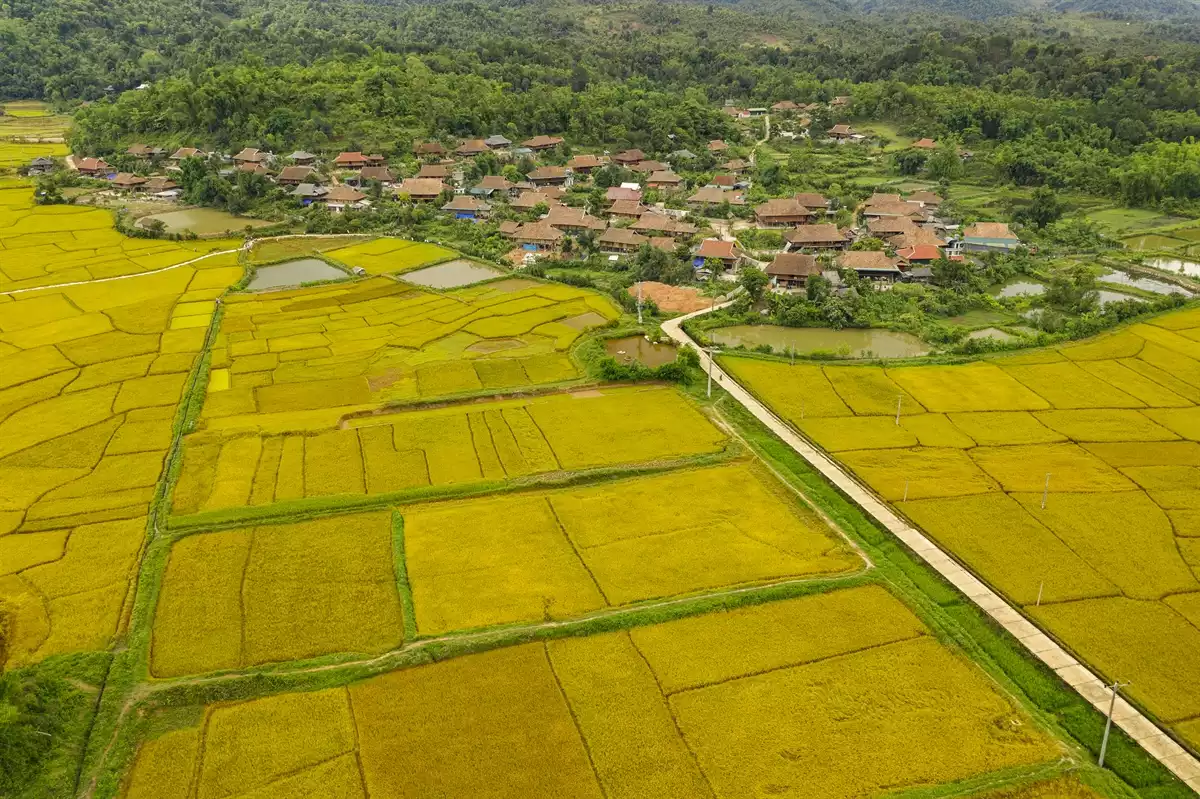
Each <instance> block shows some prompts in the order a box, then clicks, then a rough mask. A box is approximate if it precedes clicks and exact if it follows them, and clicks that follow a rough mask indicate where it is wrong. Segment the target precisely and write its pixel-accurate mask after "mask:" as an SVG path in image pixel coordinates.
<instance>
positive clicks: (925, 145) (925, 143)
mask: <svg viewBox="0 0 1200 799" xmlns="http://www.w3.org/2000/svg"><path fill="white" fill-rule="evenodd" d="M909 146H911V147H912V148H913V149H914V150H936V149H937V142H935V141H934V140H933V139H917V140H916V141H915V142H913V143H912V144H911V145H909Z"/></svg>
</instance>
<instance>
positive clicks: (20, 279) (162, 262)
mask: <svg viewBox="0 0 1200 799" xmlns="http://www.w3.org/2000/svg"><path fill="white" fill-rule="evenodd" d="M10 146H15V145H10V144H6V143H3V142H0V161H2V160H3V148H6V147H10ZM19 146H21V147H26V146H27V147H46V146H56V145H19ZM30 157H32V156H30ZM24 160H28V159H24ZM3 166H4V164H3V163H0V167H3ZM238 246H240V242H238V241H233V240H212V239H210V240H205V241H159V240H154V239H134V238H126V237H125V236H123V235H121V234H120V233H118V232H117V231H115V230H113V218H112V214H111V213H109V212H108V211H103V210H100V209H95V208H86V207H83V206H73V205H45V206H38V205H34V202H33V193H32V192H31V191H30V190H29V188H28V187H26V186H21V185H14V186H7V187H0V292H2V291H11V290H14V289H27V288H33V287H38V286H51V285H61V284H64V283H74V282H80V281H88V280H97V279H101V278H111V277H120V276H125V275H136V274H140V273H143V272H152V271H155V270H158V269H163V268H165V267H169V266H174V265H176V264H182V263H185V262H188V261H193V260H195V259H196V258H199V257H200V256H203V255H207V254H209V253H214V252H219V251H226V250H233V249H236V248H237V247H238ZM224 257H225V258H226V259H227V263H226V265H227V266H230V267H233V266H234V265H235V264H236V256H235V255H229V256H224ZM206 268H207V266H206ZM239 276H240V268H239ZM229 282H230V283H233V282H235V281H229ZM226 285H228V284H221V286H220V289H221V290H224V288H225V286H226ZM113 290H114V292H115V291H116V287H115V286H114V289H113ZM214 296H215V295H214Z"/></svg>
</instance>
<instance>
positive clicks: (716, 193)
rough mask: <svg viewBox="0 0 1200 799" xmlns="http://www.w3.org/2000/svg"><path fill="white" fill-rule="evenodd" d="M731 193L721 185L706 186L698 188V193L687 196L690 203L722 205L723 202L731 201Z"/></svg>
mask: <svg viewBox="0 0 1200 799" xmlns="http://www.w3.org/2000/svg"><path fill="white" fill-rule="evenodd" d="M730 194H732V192H726V191H725V190H724V189H722V188H721V187H720V186H705V187H704V188H701V189H697V190H696V193H695V194H693V195H692V196H691V197H688V198H687V201H688V202H690V203H705V204H707V205H720V204H721V203H723V202H727V201H729V202H731V199H730Z"/></svg>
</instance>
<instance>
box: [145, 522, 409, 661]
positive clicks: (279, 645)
mask: <svg viewBox="0 0 1200 799" xmlns="http://www.w3.org/2000/svg"><path fill="white" fill-rule="evenodd" d="M391 530H392V527H391V514H390V513H366V514H361V515H356V516H344V517H339V518H335V519H317V520H312V521H307V522H300V523H295V524H285V525H277V526H264V527H257V528H253V529H244V530H228V531H224V532H216V533H201V534H197V535H193V536H188V537H187V538H183V539H181V540H180V541H178V542H177V543H176V544H175V545H174V547H173V548H172V551H171V557H170V561H169V563H168V565H167V571H166V577H165V579H164V582H163V588H162V594H161V596H160V597H159V603H158V610H157V613H156V615H155V621H154V641H153V649H152V658H151V668H152V670H153V672H154V674H155V675H156V676H160V677H173V676H178V675H182V674H195V673H199V672H206V671H216V670H219V669H233V668H239V667H243V666H250V665H256V664H260V663H267V662H272V661H282V660H298V659H303V658H308V657H314V656H316V655H322V654H326V653H329V652H361V653H374V652H380V651H384V650H387V649H391V648H394V647H396V646H399V644H400V642H401V638H402V634H403V624H402V622H401V617H400V600H399V595H398V593H397V590H396V571H395V567H394V565H393V563H392V543H391Z"/></svg>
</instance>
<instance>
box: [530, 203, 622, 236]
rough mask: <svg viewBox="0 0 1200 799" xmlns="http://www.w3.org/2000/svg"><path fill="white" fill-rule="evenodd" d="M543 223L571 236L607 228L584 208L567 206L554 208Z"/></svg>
mask: <svg viewBox="0 0 1200 799" xmlns="http://www.w3.org/2000/svg"><path fill="white" fill-rule="evenodd" d="M543 221H545V223H546V224H547V225H549V226H550V227H553V228H558V229H559V230H561V231H563V232H564V233H571V234H576V233H582V232H583V231H585V230H604V228H605V227H606V225H605V223H604V222H603V221H602V220H599V219H597V218H596V217H594V216H592V215H591V214H589V213H588V212H587V211H585V210H583V209H582V208H570V207H568V206H565V205H556V206H554V207H552V208H551V209H550V211H549V213H547V214H546V218H545V219H544V220H543Z"/></svg>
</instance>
